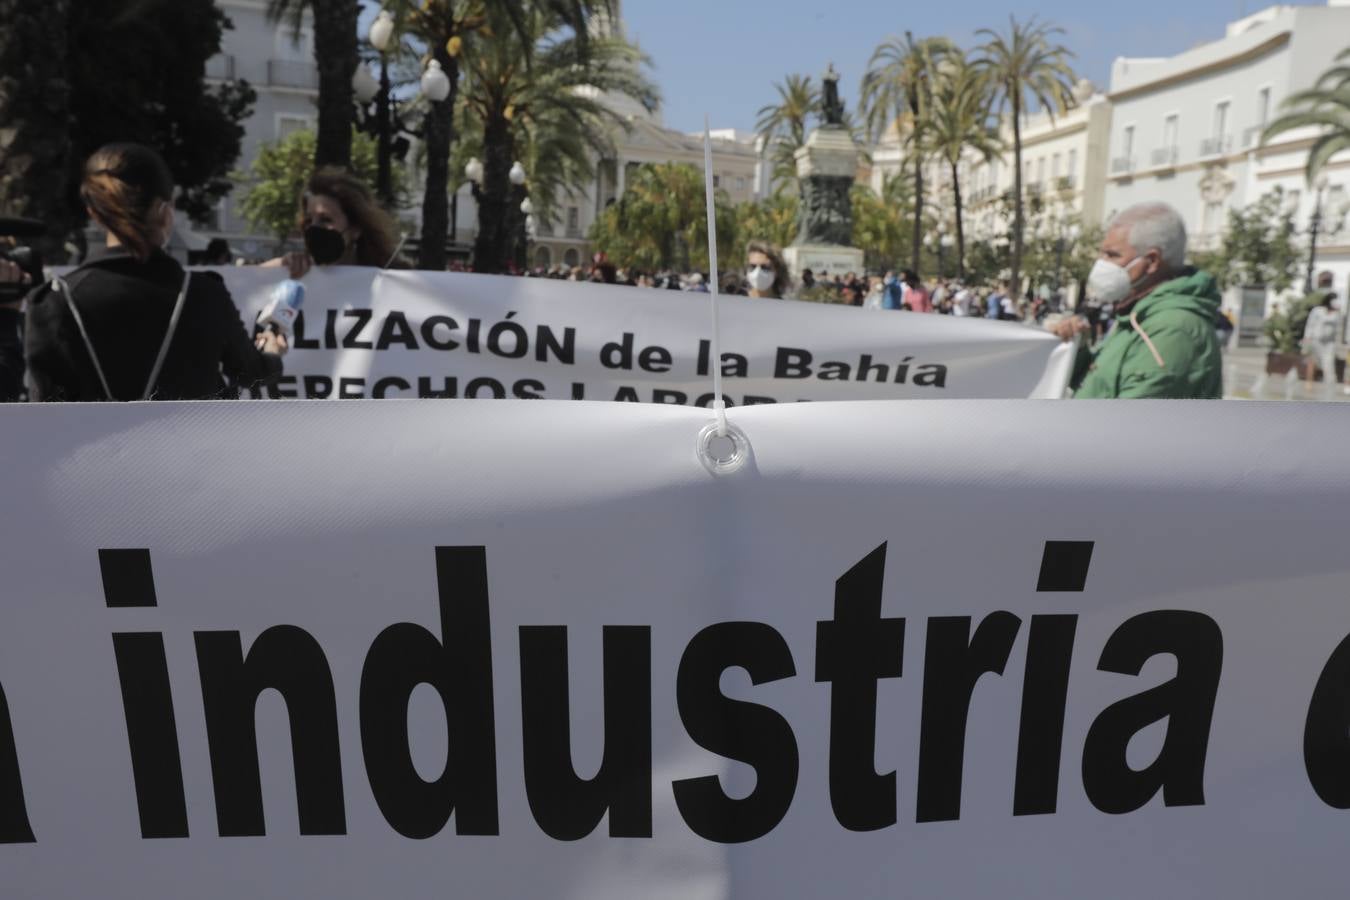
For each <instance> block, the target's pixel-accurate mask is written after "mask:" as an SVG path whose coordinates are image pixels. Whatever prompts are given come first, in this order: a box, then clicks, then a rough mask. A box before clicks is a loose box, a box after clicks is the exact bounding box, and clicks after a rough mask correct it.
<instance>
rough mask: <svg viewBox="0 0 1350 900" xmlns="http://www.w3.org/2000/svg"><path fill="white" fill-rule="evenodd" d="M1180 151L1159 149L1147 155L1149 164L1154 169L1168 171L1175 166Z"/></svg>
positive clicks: (1170, 148)
mask: <svg viewBox="0 0 1350 900" xmlns="http://www.w3.org/2000/svg"><path fill="white" fill-rule="evenodd" d="M1180 156H1181V153H1180V151H1178V150H1177V148H1176V147H1159V148H1158V149H1157V150H1154V151H1153V152H1152V153H1150V154H1149V157H1148V161H1149V164H1150V165H1152V166H1153V168H1155V169H1170V168H1172V167H1173V166H1175V165H1176V164H1177V159H1178V157H1180Z"/></svg>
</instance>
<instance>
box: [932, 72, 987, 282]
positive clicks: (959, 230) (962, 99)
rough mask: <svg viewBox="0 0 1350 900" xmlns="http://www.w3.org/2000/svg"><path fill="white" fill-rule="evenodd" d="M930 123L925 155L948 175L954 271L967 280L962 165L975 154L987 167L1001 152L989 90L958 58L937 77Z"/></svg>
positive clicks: (984, 80) (982, 77)
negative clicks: (950, 196)
mask: <svg viewBox="0 0 1350 900" xmlns="http://www.w3.org/2000/svg"><path fill="white" fill-rule="evenodd" d="M936 82H937V84H936V87H935V89H934V91H933V97H932V107H931V115H930V121H929V125H928V127H927V129H925V131H926V132H927V144H928V150H929V152H930V153H931V154H932V155H933V156H934V157H936V158H937V159H940V160H941V161H942V162H943V163H944V164H945V165H946V167H947V169H948V171H949V173H950V175H951V188H952V216H953V218H954V220H955V225H956V271H957V274H958V275H961V276H963V277H964V275H965V259H966V230H965V219H964V198H963V197H962V196H961V178H960V170H961V162H962V160H963V157H964V156H965V155H966V154H967V153H968V152H974V153H976V154H979V156H980V157H981V158H982V159H984V160H985V161H986V162H987V161H989V160H991V159H994V158H995V157H997V156H998V155H999V154H1000V153H1001V152H1002V150H1003V141H1002V139H1001V138H1000V137H999V134H998V129H997V128H995V127H994V126H993V125H992V124H991V123H990V105H991V101H992V92H991V85H990V81H989V79H988V77H987V76H986V73H985V72H984V71H982V70H981V69H979V68H977V67H976V66H974V65H972V64H970V63H969V62H967V61H966V59H965V58H964V57H963V56H961V55H960V54H955V53H954V54H951V55H949V56H948V57H947V59H946V60H945V62H944V65H942V66H941V67H940V68H939V69H938V72H937V79H936Z"/></svg>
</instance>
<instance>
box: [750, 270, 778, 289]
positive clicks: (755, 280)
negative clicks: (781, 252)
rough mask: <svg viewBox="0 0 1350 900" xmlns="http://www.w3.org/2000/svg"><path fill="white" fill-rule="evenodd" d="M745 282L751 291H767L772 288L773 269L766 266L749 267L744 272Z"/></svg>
mask: <svg viewBox="0 0 1350 900" xmlns="http://www.w3.org/2000/svg"><path fill="white" fill-rule="evenodd" d="M745 280H746V281H748V282H749V283H750V290H752V291H761V292H762V291H767V290H768V289H769V288H771V287H773V269H772V268H770V267H768V266H750V267H749V268H748V269H746V271H745Z"/></svg>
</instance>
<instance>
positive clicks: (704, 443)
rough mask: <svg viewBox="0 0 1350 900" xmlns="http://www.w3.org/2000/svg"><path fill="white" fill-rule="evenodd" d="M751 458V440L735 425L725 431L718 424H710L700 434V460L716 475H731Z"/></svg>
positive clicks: (727, 427)
mask: <svg viewBox="0 0 1350 900" xmlns="http://www.w3.org/2000/svg"><path fill="white" fill-rule="evenodd" d="M749 458H750V439H749V438H748V437H746V436H745V432H744V431H741V430H740V429H739V428H737V427H736V426H735V425H727V426H726V427H725V431H724V429H723V427H722V426H721V425H719V424H718V423H717V422H709V423H708V424H707V425H705V426H703V430H702V431H700V432H699V433H698V459H699V462H701V463H703V467H704V468H705V469H707V470H708V471H709V472H711V473H712V474H714V475H730V474H731V473H732V472H735V471H737V470H739V469H740V468H741V467H742V466H744V465H745V462H746V460H748V459H749Z"/></svg>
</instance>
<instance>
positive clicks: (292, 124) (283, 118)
mask: <svg viewBox="0 0 1350 900" xmlns="http://www.w3.org/2000/svg"><path fill="white" fill-rule="evenodd" d="M313 128H314V123H313V122H312V121H311V120H310V118H309V117H308V116H288V115H285V114H284V113H283V114H282V115H279V116H277V140H282V141H284V140H285V139H286V138H288V137H290V136H291V135H293V134H295V133H296V132H297V131H310V130H311V129H313Z"/></svg>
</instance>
